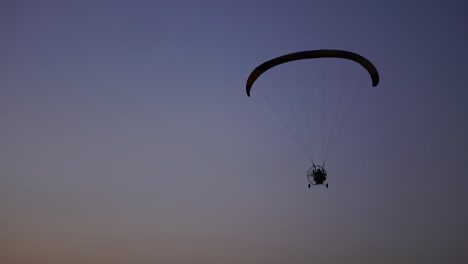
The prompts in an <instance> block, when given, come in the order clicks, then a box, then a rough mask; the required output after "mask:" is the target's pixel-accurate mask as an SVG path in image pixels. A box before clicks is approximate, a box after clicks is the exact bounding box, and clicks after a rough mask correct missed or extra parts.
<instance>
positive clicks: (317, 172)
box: [307, 164, 328, 188]
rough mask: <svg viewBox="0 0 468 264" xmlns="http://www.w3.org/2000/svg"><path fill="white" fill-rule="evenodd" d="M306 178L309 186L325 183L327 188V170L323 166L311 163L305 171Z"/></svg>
mask: <svg viewBox="0 0 468 264" xmlns="http://www.w3.org/2000/svg"><path fill="white" fill-rule="evenodd" d="M307 180H308V181H309V188H310V186H312V185H325V187H327V188H328V183H325V181H326V180H327V171H326V170H325V168H324V167H323V166H320V165H315V164H313V165H312V167H310V169H309V171H308V172H307Z"/></svg>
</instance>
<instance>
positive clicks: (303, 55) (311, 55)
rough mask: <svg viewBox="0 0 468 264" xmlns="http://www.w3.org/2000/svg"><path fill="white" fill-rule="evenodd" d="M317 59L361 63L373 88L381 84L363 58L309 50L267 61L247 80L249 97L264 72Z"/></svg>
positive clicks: (377, 75) (344, 53)
mask: <svg viewBox="0 0 468 264" xmlns="http://www.w3.org/2000/svg"><path fill="white" fill-rule="evenodd" d="M317 58H340V59H347V60H352V61H354V62H356V63H359V64H360V65H361V66H362V67H364V68H365V69H366V70H367V72H368V73H369V75H370V77H371V79H372V86H374V87H375V86H377V85H378V84H379V73H378V72H377V69H376V68H375V66H374V65H373V64H372V63H371V62H370V61H369V60H368V59H366V58H364V57H363V56H361V55H359V54H356V53H354V52H350V51H345V50H332V49H321V50H308V51H300V52H294V53H289V54H286V55H283V56H279V57H276V58H274V59H271V60H269V61H266V62H264V63H262V64H261V65H259V66H258V67H257V68H255V69H254V70H253V71H252V73H250V76H249V78H248V79H247V84H246V92H247V96H249V97H250V90H251V89H252V85H253V84H254V82H255V81H256V80H257V79H258V77H260V75H262V74H263V73H264V72H266V71H268V70H269V69H271V68H273V67H275V66H278V65H280V64H283V63H287V62H291V61H298V60H305V59H317Z"/></svg>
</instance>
